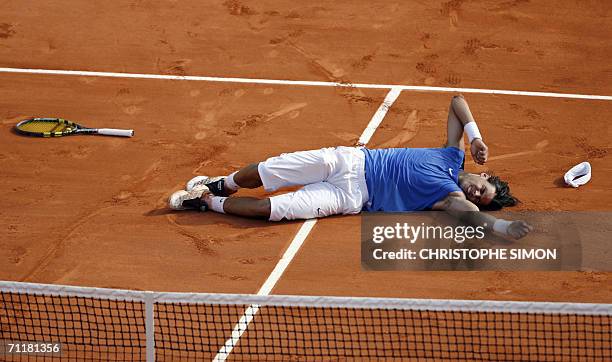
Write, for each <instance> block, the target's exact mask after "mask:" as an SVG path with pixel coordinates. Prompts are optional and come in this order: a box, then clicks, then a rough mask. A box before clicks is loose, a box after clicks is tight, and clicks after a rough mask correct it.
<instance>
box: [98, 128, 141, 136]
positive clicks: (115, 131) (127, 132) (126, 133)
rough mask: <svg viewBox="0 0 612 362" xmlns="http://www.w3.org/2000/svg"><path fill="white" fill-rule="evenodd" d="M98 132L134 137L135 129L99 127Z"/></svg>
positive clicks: (107, 134) (106, 134)
mask: <svg viewBox="0 0 612 362" xmlns="http://www.w3.org/2000/svg"><path fill="white" fill-rule="evenodd" d="M98 134H101V135H105V136H120V137H132V136H133V135H134V130H131V129H114V128H98Z"/></svg>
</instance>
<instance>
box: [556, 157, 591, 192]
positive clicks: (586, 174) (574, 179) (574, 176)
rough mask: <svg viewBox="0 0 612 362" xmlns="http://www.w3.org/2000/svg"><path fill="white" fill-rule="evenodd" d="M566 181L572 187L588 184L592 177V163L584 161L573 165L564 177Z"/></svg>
mask: <svg viewBox="0 0 612 362" xmlns="http://www.w3.org/2000/svg"><path fill="white" fill-rule="evenodd" d="M563 179H564V180H565V183H566V184H567V185H569V186H572V187H578V186H582V185H584V184H586V183H587V182H589V180H590V179H591V164H590V163H588V162H582V163H579V164H577V165H576V166H574V167H572V168H571V169H570V170H569V171H567V172H566V173H565V176H564V177H563Z"/></svg>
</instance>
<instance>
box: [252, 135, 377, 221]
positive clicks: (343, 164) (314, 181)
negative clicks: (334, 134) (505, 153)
mask: <svg viewBox="0 0 612 362" xmlns="http://www.w3.org/2000/svg"><path fill="white" fill-rule="evenodd" d="M258 171H259V176H260V177H261V181H262V182H263V186H264V188H265V189H266V191H268V192H271V191H276V190H278V189H280V188H282V187H289V186H296V185H305V186H304V187H303V188H301V189H299V190H297V191H295V192H290V193H287V194H283V195H279V196H273V197H271V198H270V204H271V213H270V221H279V220H282V219H287V220H294V219H311V218H315V217H324V216H329V215H335V214H357V213H359V212H360V211H361V208H362V207H363V205H364V204H365V203H366V202H367V201H368V188H367V185H366V180H365V155H364V153H363V152H362V151H361V150H360V149H358V148H355V147H335V148H322V149H320V150H314V151H302V152H294V153H284V154H282V155H280V156H278V157H271V158H269V159H267V160H266V161H265V162H261V163H259V166H258Z"/></svg>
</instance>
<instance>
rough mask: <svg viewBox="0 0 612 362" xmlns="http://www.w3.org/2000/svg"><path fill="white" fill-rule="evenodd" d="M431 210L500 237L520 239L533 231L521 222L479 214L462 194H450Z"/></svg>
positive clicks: (529, 226) (474, 206) (475, 207)
mask: <svg viewBox="0 0 612 362" xmlns="http://www.w3.org/2000/svg"><path fill="white" fill-rule="evenodd" d="M432 209H433V210H444V211H446V212H447V213H448V214H450V215H452V216H454V217H456V218H457V219H459V220H461V221H463V222H466V223H468V224H471V225H474V226H483V227H484V228H485V230H486V231H495V232H497V233H499V234H502V235H507V236H511V237H512V238H514V239H520V238H522V237H524V236H525V235H527V234H528V233H529V232H530V231H532V230H533V228H532V227H531V225H529V224H527V223H526V222H524V221H522V220H516V221H508V220H504V219H499V218H496V217H495V216H493V215H490V214H487V213H484V212H481V211H480V210H479V209H478V206H476V205H474V204H473V203H472V202H470V201H469V200H468V199H466V198H465V195H464V194H463V192H451V193H450V194H448V196H447V197H446V198H444V199H442V200H440V201H438V202H436V203H435V204H434V205H433V207H432Z"/></svg>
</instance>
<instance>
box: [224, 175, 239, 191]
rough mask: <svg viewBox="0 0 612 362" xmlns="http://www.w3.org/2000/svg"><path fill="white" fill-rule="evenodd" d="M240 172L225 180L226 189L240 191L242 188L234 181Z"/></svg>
mask: <svg viewBox="0 0 612 362" xmlns="http://www.w3.org/2000/svg"><path fill="white" fill-rule="evenodd" d="M237 173H238V171H236V172H234V173H231V174H230V175H229V176H227V177H226V178H225V187H227V188H228V189H229V190H232V191H238V189H239V188H240V186H238V184H237V183H236V181H234V175H235V174H237Z"/></svg>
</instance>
